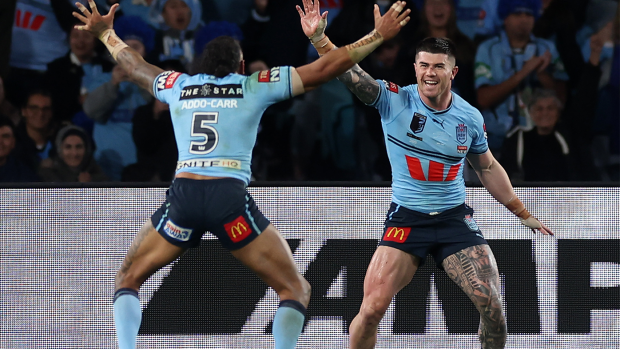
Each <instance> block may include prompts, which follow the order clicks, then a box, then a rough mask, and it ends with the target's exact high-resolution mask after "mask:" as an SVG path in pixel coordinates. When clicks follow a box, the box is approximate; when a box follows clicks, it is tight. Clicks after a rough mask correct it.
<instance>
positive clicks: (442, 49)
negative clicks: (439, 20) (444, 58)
mask: <svg viewBox="0 0 620 349" xmlns="http://www.w3.org/2000/svg"><path fill="white" fill-rule="evenodd" d="M420 52H428V53H443V54H446V55H448V57H450V58H454V59H455V60H456V45H454V42H452V40H450V39H448V38H431V37H429V38H426V39H424V40H422V41H420V42H419V43H418V46H416V48H415V58H416V59H417V58H418V54H419V53H420Z"/></svg>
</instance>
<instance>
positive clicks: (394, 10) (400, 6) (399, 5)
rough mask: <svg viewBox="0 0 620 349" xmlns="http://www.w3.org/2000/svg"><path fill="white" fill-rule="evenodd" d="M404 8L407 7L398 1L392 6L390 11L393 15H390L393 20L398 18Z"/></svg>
mask: <svg viewBox="0 0 620 349" xmlns="http://www.w3.org/2000/svg"><path fill="white" fill-rule="evenodd" d="M404 7H405V5H404V4H403V3H402V1H396V2H395V3H393V4H392V7H390V10H392V13H390V15H391V16H392V17H393V18H396V17H398V14H399V13H400V11H402V10H403V8H404ZM388 12H389V11H388Z"/></svg>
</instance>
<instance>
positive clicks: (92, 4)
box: [88, 0, 99, 14]
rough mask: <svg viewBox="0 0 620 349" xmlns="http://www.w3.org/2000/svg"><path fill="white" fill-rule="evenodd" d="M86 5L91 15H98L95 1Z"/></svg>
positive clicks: (92, 0) (90, 1)
mask: <svg viewBox="0 0 620 349" xmlns="http://www.w3.org/2000/svg"><path fill="white" fill-rule="evenodd" d="M88 5H89V6H90V10H91V11H92V12H93V14H99V10H97V4H96V3H95V0H88Z"/></svg>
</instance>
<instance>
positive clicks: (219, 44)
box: [199, 36, 241, 78]
mask: <svg viewBox="0 0 620 349" xmlns="http://www.w3.org/2000/svg"><path fill="white" fill-rule="evenodd" d="M240 63H241V46H239V43H238V42H237V40H235V39H233V38H231V37H230V36H218V37H217V38H215V39H213V40H211V41H209V43H208V44H207V45H206V46H205V49H204V52H203V53H202V64H201V65H200V70H201V71H199V73H204V74H209V75H214V76H216V77H218V78H223V77H225V76H226V75H228V74H231V73H236V72H237V71H238V70H239V64H240Z"/></svg>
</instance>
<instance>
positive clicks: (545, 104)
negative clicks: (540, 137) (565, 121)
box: [530, 97, 560, 128]
mask: <svg viewBox="0 0 620 349" xmlns="http://www.w3.org/2000/svg"><path fill="white" fill-rule="evenodd" d="M530 116H531V118H532V122H534V125H536V126H537V127H542V128H553V127H555V124H556V123H557V122H558V119H559V117H560V107H559V106H558V104H557V101H556V100H555V99H554V98H552V97H549V98H541V99H539V100H538V101H536V104H534V105H533V106H532V107H531V108H530Z"/></svg>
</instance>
